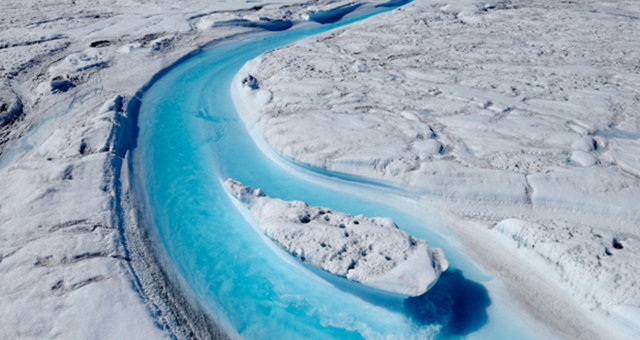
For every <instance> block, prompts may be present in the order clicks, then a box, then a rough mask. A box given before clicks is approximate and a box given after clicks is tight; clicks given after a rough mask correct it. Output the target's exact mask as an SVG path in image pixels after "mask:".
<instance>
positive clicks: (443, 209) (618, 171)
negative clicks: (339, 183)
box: [232, 0, 640, 338]
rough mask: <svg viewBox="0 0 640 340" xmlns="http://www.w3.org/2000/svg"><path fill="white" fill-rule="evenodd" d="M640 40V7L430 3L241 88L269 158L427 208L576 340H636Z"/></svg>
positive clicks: (280, 59) (281, 63) (283, 54)
mask: <svg viewBox="0 0 640 340" xmlns="http://www.w3.org/2000/svg"><path fill="white" fill-rule="evenodd" d="M639 30H640V6H639V5H638V4H637V3H636V2H633V1H579V2H572V1H546V0H545V1H528V0H524V1H504V2H498V3H478V2H474V1H428V0H427V1H415V2H414V3H411V4H409V5H407V6H405V7H402V8H400V9H397V10H394V11H392V12H388V13H385V14H382V15H380V16H377V17H375V18H371V19H368V20H365V21H362V22H359V23H356V24H354V25H352V26H349V27H347V28H343V29H339V30H337V31H333V32H330V33H326V34H324V35H322V36H318V37H313V38H310V39H307V40H304V41H302V42H299V43H296V44H294V45H291V46H288V47H284V48H281V49H278V50H275V51H273V52H269V53H266V54H264V55H262V56H261V57H258V58H256V59H255V60H253V61H251V62H249V63H247V64H246V65H245V67H244V68H243V70H242V71H241V72H240V73H239V74H238V76H237V77H236V79H235V81H234V84H233V86H232V90H233V91H234V93H235V100H236V105H237V107H238V108H239V111H240V113H241V115H242V118H243V120H244V121H245V123H246V125H247V126H248V127H249V128H250V129H251V130H252V131H254V132H256V134H257V136H258V137H257V138H258V139H259V140H258V142H259V143H263V142H266V144H267V145H269V146H270V147H271V148H272V149H273V150H275V151H276V152H277V153H278V154H280V155H281V156H283V157H284V158H285V159H289V160H293V161H295V162H296V163H300V164H303V165H306V166H312V167H314V168H316V169H324V170H329V171H332V172H334V173H341V174H343V175H344V176H349V175H356V176H359V177H361V178H365V179H367V180H373V181H377V182H381V183H385V184H387V185H390V186H393V187H396V188H398V189H399V190H404V191H406V192H409V193H411V195H412V196H413V197H415V196H418V197H419V200H420V201H421V202H422V203H420V204H418V205H417V206H416V207H417V208H416V209H417V210H416V211H429V212H430V213H436V214H438V216H440V218H441V219H443V220H445V221H447V223H448V225H449V226H450V227H451V228H452V229H453V230H454V231H455V232H456V233H457V234H458V235H459V236H460V237H461V238H462V242H463V244H464V247H466V248H467V249H468V251H469V252H470V253H472V254H475V257H476V258H477V260H478V261H480V262H482V263H485V265H486V266H487V267H488V268H492V269H491V270H493V271H495V272H497V273H499V274H500V275H501V276H502V277H503V278H504V279H505V280H506V281H507V282H508V283H509V286H510V287H511V290H512V292H513V294H514V296H516V297H517V298H518V300H519V301H521V302H522V304H523V305H526V306H527V307H528V308H530V309H532V310H534V311H537V312H536V313H537V315H538V318H539V319H540V320H542V321H544V322H546V323H547V324H548V325H551V326H552V327H554V328H556V329H559V330H561V331H562V332H563V333H564V334H565V335H566V336H567V337H569V338H589V337H590V338H604V337H605V336H606V335H605V334H611V333H610V332H614V333H616V332H620V334H619V335H617V336H619V337H622V338H624V337H628V338H634V337H635V338H637V336H638V335H639V334H640V286H638V282H639V279H640V276H639V274H638V273H640V229H638V228H639V226H640V210H639V209H638V202H640V158H639V155H640V118H639V117H640V115H639V114H638V112H640V97H639V91H640V70H639V69H638V65H639V63H640V50H639V49H638V46H640V38H639V37H638V35H637V34H635V32H638V31H639ZM243 80H244V81H243ZM254 137H255V135H254Z"/></svg>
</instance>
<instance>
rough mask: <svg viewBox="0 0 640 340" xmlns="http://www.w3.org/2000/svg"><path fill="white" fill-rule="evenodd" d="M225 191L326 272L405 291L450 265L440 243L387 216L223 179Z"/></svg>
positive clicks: (423, 286)
mask: <svg viewBox="0 0 640 340" xmlns="http://www.w3.org/2000/svg"><path fill="white" fill-rule="evenodd" d="M225 186H226V188H227V190H229V192H230V193H231V194H232V195H233V196H234V197H235V198H236V199H238V200H239V201H240V202H242V203H243V204H244V205H245V206H246V207H247V208H248V209H249V210H250V211H251V212H252V213H253V216H255V218H256V219H257V221H258V228H259V229H260V231H261V232H263V233H264V234H265V235H266V236H267V237H268V238H269V239H271V240H272V241H273V242H275V243H276V244H277V245H278V246H280V247H281V248H283V249H284V250H285V251H287V252H288V253H290V254H292V255H293V256H295V257H297V258H299V259H301V260H302V261H303V262H306V263H309V264H311V265H314V266H316V267H319V268H321V269H324V270H326V271H328V272H329V273H331V274H334V275H338V276H342V277H346V278H347V279H349V280H352V281H356V282H360V283H362V284H364V285H367V286H371V287H374V288H378V289H380V290H383V291H388V292H392V293H398V294H402V295H408V296H418V295H422V294H424V293H425V292H426V291H427V290H428V289H429V288H431V287H432V286H433V285H434V284H435V283H436V281H437V280H438V277H440V273H442V272H443V271H445V270H446V269H447V267H448V266H449V263H448V262H447V259H446V257H445V255H444V253H443V252H442V250H441V249H439V248H430V247H429V246H428V245H427V242H426V241H424V240H420V239H417V238H414V237H412V236H410V235H409V234H407V233H405V232H404V231H402V230H400V229H398V226H396V224H395V223H394V222H393V220H392V219H389V218H383V217H372V218H367V217H365V216H363V215H359V216H353V215H349V214H345V213H341V212H338V211H332V210H331V209H327V208H322V207H313V206H310V205H308V204H306V203H304V202H302V201H283V200H281V199H274V198H271V197H269V196H266V195H265V194H264V193H263V192H262V190H260V189H254V188H251V187H245V186H243V185H242V183H240V182H237V181H234V180H232V179H228V180H227V181H226V182H225Z"/></svg>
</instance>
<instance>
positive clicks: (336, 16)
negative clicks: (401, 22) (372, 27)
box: [307, 4, 392, 24]
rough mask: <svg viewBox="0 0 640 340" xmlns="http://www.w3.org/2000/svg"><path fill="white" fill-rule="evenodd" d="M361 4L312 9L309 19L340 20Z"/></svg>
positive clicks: (332, 21)
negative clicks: (322, 9) (320, 9)
mask: <svg viewBox="0 0 640 340" xmlns="http://www.w3.org/2000/svg"><path fill="white" fill-rule="evenodd" d="M360 5H361V4H356V5H350V6H342V7H338V8H334V9H330V10H326V11H313V12H312V11H310V12H308V13H307V14H308V15H309V21H315V22H317V23H319V24H333V23H334V22H338V21H340V19H342V18H343V17H344V16H345V15H347V14H349V13H351V12H353V11H355V10H356V9H357V8H358V7H360ZM389 7H392V6H389Z"/></svg>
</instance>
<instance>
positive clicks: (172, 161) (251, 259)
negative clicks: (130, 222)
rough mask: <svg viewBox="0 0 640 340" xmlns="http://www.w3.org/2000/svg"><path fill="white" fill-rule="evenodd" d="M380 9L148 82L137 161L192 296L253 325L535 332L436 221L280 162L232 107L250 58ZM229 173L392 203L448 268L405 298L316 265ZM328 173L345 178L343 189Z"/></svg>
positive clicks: (154, 214)
mask: <svg viewBox="0 0 640 340" xmlns="http://www.w3.org/2000/svg"><path fill="white" fill-rule="evenodd" d="M376 11H382V9H376ZM372 14H374V13H368V14H366V15H359V16H358V15H356V16H351V17H348V16H347V17H345V18H343V19H342V20H340V21H338V22H336V23H333V24H330V25H320V24H308V25H304V26H302V27H299V28H298V27H296V28H294V29H291V30H288V31H284V32H278V33H271V34H269V35H261V36H254V37H251V38H247V39H243V40H239V41H230V42H226V43H222V44H218V45H216V46H214V47H211V48H209V49H205V50H202V51H199V52H198V53H194V54H192V55H190V56H189V57H187V58H184V59H183V60H181V61H180V62H178V63H176V64H175V65H173V66H172V67H170V68H169V69H167V70H165V71H164V72H163V74H162V76H160V77H157V78H156V79H155V80H154V82H153V84H152V85H151V86H150V87H149V88H148V89H146V90H145V91H144V92H143V93H142V97H141V103H140V106H139V108H138V110H139V111H138V114H139V119H138V125H139V129H140V130H139V134H138V141H137V147H136V149H135V150H134V152H133V158H134V171H133V172H134V175H135V178H136V181H138V182H139V183H141V187H142V189H143V191H144V192H143V197H142V198H141V200H142V201H143V204H146V209H147V210H148V215H149V216H148V219H149V221H148V222H149V224H150V225H151V228H157V233H156V234H157V238H158V246H159V247H160V248H164V250H166V254H167V255H168V258H169V262H170V263H169V266H172V267H173V270H175V272H177V273H178V275H179V276H181V277H182V278H183V279H184V280H183V282H184V283H185V284H187V285H188V287H189V288H188V290H190V291H192V292H193V294H194V295H195V297H196V298H197V299H198V301H200V302H201V304H202V305H203V306H205V307H206V308H207V309H208V310H209V311H210V312H211V314H212V315H213V316H214V317H215V318H216V319H218V320H220V321H221V323H222V324H223V325H224V326H225V327H226V328H228V329H227V330H228V331H229V332H231V333H235V334H236V335H239V336H240V337H242V338H246V339H362V338H365V339H378V338H396V339H428V338H459V337H464V338H483V339H499V338H501V339H516V338H517V339H526V338H530V336H528V335H527V333H528V332H529V331H528V330H527V327H526V326H525V325H526V322H525V321H526V319H524V317H522V316H521V314H522V313H521V312H519V310H517V309H514V308H511V307H509V305H508V303H506V302H505V301H506V300H507V298H506V297H505V296H500V295H495V294H494V293H493V291H497V292H499V291H500V289H490V288H489V286H493V285H494V283H493V282H495V281H496V280H495V279H493V278H491V277H488V276H486V275H484V274H483V273H482V271H480V270H479V269H478V268H476V267H475V266H474V265H473V263H472V262H470V261H469V260H468V259H466V257H465V256H464V254H461V253H460V251H459V250H457V249H455V248H454V247H452V246H451V245H450V244H449V243H447V242H446V241H445V240H444V239H443V238H442V237H440V236H438V235H437V234H435V233H434V232H432V231H430V228H429V224H428V222H425V221H423V220H419V219H417V218H415V217H413V216H411V215H410V214H407V213H404V212H402V211H399V210H396V209H394V208H391V207H389V206H387V205H385V204H382V203H379V202H378V201H374V200H370V199H365V198H363V197H362V195H361V194H360V195H358V194H351V193H357V192H365V191H366V190H371V185H370V184H364V183H358V182H357V181H343V180H340V179H334V178H331V177H328V176H326V175H324V174H322V173H317V174H316V175H315V176H316V179H317V180H311V181H310V180H308V178H305V176H298V175H296V172H295V171H291V169H288V168H287V167H282V166H281V163H279V164H280V165H278V164H276V163H274V162H273V161H272V160H271V159H270V158H269V157H267V156H266V155H265V154H264V153H262V152H261V151H260V149H259V148H258V147H257V146H256V145H255V144H254V142H253V140H252V138H251V136H250V135H249V133H248V132H247V130H246V127H245V125H244V124H243V123H242V120H241V119H239V117H238V115H237V113H236V110H235V107H234V105H233V102H232V100H231V95H230V84H231V81H232V79H233V77H234V75H235V74H236V73H237V72H238V71H239V70H240V68H241V67H242V65H243V64H244V63H245V62H246V61H248V60H250V59H253V58H255V57H257V56H258V55H260V54H262V53H264V52H266V51H269V50H272V49H274V48H277V47H279V46H284V45H286V44H290V43H292V42H295V41H296V40H299V39H302V38H305V37H308V36H311V35H314V34H317V33H321V32H324V31H327V30H328V29H331V28H335V27H338V26H341V25H344V24H346V23H349V22H353V21H356V20H359V19H362V18H364V17H366V16H369V15H372ZM292 166H293V165H292ZM311 176H314V175H313V174H312V175H311ZM306 177H308V176H306ZM226 178H234V179H236V180H239V181H241V182H243V183H244V184H245V185H249V186H253V187H257V188H262V189H263V190H264V192H265V193H266V194H267V195H270V196H272V197H278V198H282V199H285V200H303V201H306V202H308V203H309V204H312V205H317V206H324V207H328V208H331V209H334V210H337V211H343V212H346V213H350V214H354V215H357V214H365V215H367V216H385V217H391V218H393V219H394V220H395V221H396V223H397V224H398V225H399V226H400V228H402V229H404V230H406V231H408V232H410V233H411V234H413V235H415V236H417V237H420V238H424V239H427V240H428V242H429V244H430V245H431V246H435V247H441V248H443V249H444V250H445V252H446V254H447V257H448V258H449V259H450V262H451V268H450V269H449V270H448V271H447V272H445V273H444V274H443V275H442V277H441V279H440V280H439V282H438V283H437V284H436V286H435V287H434V288H432V289H431V290H430V291H429V292H427V293H426V294H425V295H423V296H420V297H416V298H409V299H399V298H396V297H389V296H382V295H378V294H376V293H372V292H369V291H367V290H366V289H364V287H363V288H362V289H360V288H359V287H358V285H356V284H346V283H345V282H342V281H341V280H343V279H331V278H329V277H328V276H327V275H322V274H318V273H317V272H316V271H314V270H311V269H310V268H308V267H306V266H305V265H303V264H301V263H300V262H299V261H297V260H295V259H293V258H291V257H290V256H289V255H288V254H285V253H284V252H283V251H281V250H280V249H278V248H276V247H274V246H273V245H272V244H270V242H268V241H266V240H265V238H264V236H262V235H259V234H258V233H257V232H256V231H255V230H254V229H253V227H252V226H251V223H253V222H251V221H250V219H247V218H245V216H246V213H244V212H243V211H242V209H239V208H238V207H237V206H236V205H234V202H233V201H232V200H231V199H230V197H229V196H228V195H227V194H226V192H225V190H224V188H223V186H222V184H221V180H224V179H226ZM323 181H324V182H326V183H334V184H335V183H336V181H342V182H341V183H340V184H339V185H338V186H337V187H339V189H336V185H333V186H331V185H322V183H323ZM332 181H333V182H332ZM364 186H367V189H366V190H365V189H364ZM374 189H375V188H374ZM144 202H146V203H144ZM153 232H154V233H155V232H156V230H155V229H154V230H153ZM170 269H171V268H170ZM343 281H346V280H343ZM232 335H233V334H232Z"/></svg>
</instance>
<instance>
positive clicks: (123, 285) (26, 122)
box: [0, 1, 324, 339]
mask: <svg viewBox="0 0 640 340" xmlns="http://www.w3.org/2000/svg"><path fill="white" fill-rule="evenodd" d="M323 4H324V2H313V3H312V4H303V5H300V4H296V3H295V1H290V2H286V1H285V2H275V3H264V4H260V5H256V4H254V3H233V4H228V3H223V2H219V3H213V4H212V3H210V2H206V3H205V2H201V1H190V2H187V3H184V2H183V3H181V4H180V6H176V5H175V4H174V3H173V2H171V1H165V2H162V1H161V2H153V3H139V2H133V1H131V2H130V1H119V2H117V3H115V4H114V3H113V2H105V3H101V2H91V3H84V2H80V1H73V2H59V1H39V2H35V1H33V2H28V3H4V4H3V5H2V8H1V9H2V12H3V17H2V18H1V21H0V28H1V29H0V63H1V64H0V66H1V67H0V78H1V84H0V87H1V88H0V98H1V103H0V124H1V125H0V187H1V188H2V190H1V191H0V225H1V226H2V228H1V230H0V273H2V275H1V278H0V294H2V296H3V297H4V298H3V299H2V301H1V302H0V310H1V312H0V316H2V318H0V319H1V321H0V330H1V333H2V334H3V336H5V337H9V338H25V337H37V338H52V339H53V338H64V339H69V338H77V339H87V338H100V339H109V338H113V339H121V338H127V339H148V338H158V339H161V338H179V339H182V338H217V337H219V336H220V332H219V331H218V327H219V325H214V323H215V322H212V321H211V320H210V318H209V316H208V315H207V314H206V313H205V312H203V311H202V310H201V309H199V307H198V305H197V304H195V305H194V304H193V301H190V298H189V293H188V292H187V293H186V294H185V293H184V292H183V288H180V289H176V286H175V285H176V282H175V281H176V280H175V277H174V279H172V280H167V277H168V276H169V277H170V276H172V275H173V274H170V273H167V272H166V271H165V270H164V269H163V268H161V267H160V266H158V262H157V254H156V253H155V250H154V249H153V248H152V247H149V245H150V243H149V236H148V234H147V228H146V227H145V226H144V225H143V224H141V223H142V219H140V218H139V212H137V211H136V209H135V200H134V199H133V197H132V195H131V194H132V192H131V187H130V185H129V179H128V171H129V163H128V161H129V160H128V150H129V148H130V147H131V146H132V145H133V143H134V141H133V140H132V139H133V138H134V135H135V133H136V121H135V117H132V116H130V115H129V111H128V109H127V108H128V106H129V105H130V103H131V102H132V98H133V97H134V96H135V94H136V92H137V91H138V90H139V89H141V88H142V87H143V86H144V85H145V84H146V83H147V82H149V81H150V79H151V76H152V75H154V74H157V73H158V72H159V71H161V70H162V69H164V68H166V67H168V66H170V65H171V64H173V63H174V62H175V61H177V60H178V59H179V58H181V57H183V56H184V55H186V54H188V53H189V52H191V51H193V50H194V49H197V48H198V47H199V46H205V45H207V44H209V43H210V42H212V41H219V40H223V39H227V38H229V37H233V36H238V35H242V34H249V33H259V32H264V31H265V30H268V29H271V28H273V27H272V26H269V25H267V26H265V22H267V23H268V22H269V21H270V20H271V21H274V20H281V19H282V18H286V17H287V16H289V17H291V18H292V20H293V21H295V20H298V18H299V15H300V14H301V12H302V11H305V10H306V9H307V8H308V7H309V6H311V5H315V6H320V7H322V6H323ZM265 18H267V19H265ZM269 18H271V19H269ZM236 21H239V23H238V24H237V25H236V24H234V22H236Z"/></svg>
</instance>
